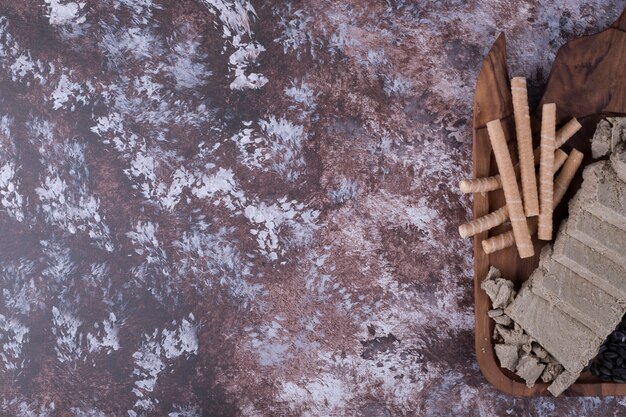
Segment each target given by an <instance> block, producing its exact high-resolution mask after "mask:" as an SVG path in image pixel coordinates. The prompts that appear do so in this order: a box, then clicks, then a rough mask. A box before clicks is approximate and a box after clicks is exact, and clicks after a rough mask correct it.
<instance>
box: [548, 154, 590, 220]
mask: <svg viewBox="0 0 626 417" xmlns="http://www.w3.org/2000/svg"><path fill="white" fill-rule="evenodd" d="M583 156H584V155H583V153H582V152H580V151H578V150H577V149H572V152H570V154H569V157H568V158H567V161H565V165H563V169H562V170H561V173H560V174H559V175H558V176H557V177H556V179H555V180H554V205H553V206H552V207H553V208H556V206H558V205H559V203H560V202H561V200H562V199H563V196H564V195H565V192H566V191H567V189H568V188H569V185H570V184H571V182H572V179H573V178H574V175H575V174H576V171H578V168H580V164H581V163H582V162H583Z"/></svg>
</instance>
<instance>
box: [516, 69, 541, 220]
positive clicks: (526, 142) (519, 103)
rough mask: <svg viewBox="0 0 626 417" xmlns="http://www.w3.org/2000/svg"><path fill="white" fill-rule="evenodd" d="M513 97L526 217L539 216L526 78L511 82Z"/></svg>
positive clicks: (518, 78)
mask: <svg viewBox="0 0 626 417" xmlns="http://www.w3.org/2000/svg"><path fill="white" fill-rule="evenodd" d="M511 96H512V97H513V115H514V117H515V135H516V136H517V155H518V158H519V167H520V176H521V179H522V181H521V182H522V195H523V200H524V211H525V213H526V216H528V217H530V216H537V215H539V198H538V196H537V177H535V158H534V156H533V137H532V131H531V129H530V114H529V111H528V90H527V89H526V78H524V77H515V78H513V79H512V80H511Z"/></svg>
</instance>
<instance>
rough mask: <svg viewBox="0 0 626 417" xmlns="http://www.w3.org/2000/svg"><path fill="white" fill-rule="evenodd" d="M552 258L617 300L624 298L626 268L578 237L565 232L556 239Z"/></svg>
mask: <svg viewBox="0 0 626 417" xmlns="http://www.w3.org/2000/svg"><path fill="white" fill-rule="evenodd" d="M553 258H554V260H555V261H557V262H559V263H560V264H562V265H564V266H566V267H568V268H569V269H571V270H572V271H574V272H576V273H577V274H578V275H580V276H582V277H584V278H585V279H587V280H588V281H590V282H591V283H593V284H594V285H596V286H598V287H600V288H602V289H603V290H604V291H606V292H608V293H610V294H613V295H614V296H615V297H616V298H617V299H618V300H626V279H625V278H626V270H624V269H623V268H621V267H620V266H619V265H617V264H616V263H615V262H613V261H611V260H610V259H608V258H607V257H606V256H604V255H602V253H600V252H598V251H596V250H594V249H592V248H590V247H589V246H587V245H585V244H584V243H583V242H581V241H579V240H578V239H575V238H574V237H571V236H569V235H567V234H564V235H563V238H559V239H557V240H556V242H555V243H554V255H553Z"/></svg>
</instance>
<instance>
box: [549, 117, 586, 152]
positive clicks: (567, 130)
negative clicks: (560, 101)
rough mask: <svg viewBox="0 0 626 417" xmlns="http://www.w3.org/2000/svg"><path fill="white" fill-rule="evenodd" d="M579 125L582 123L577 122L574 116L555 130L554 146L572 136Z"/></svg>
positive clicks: (559, 145)
mask: <svg viewBox="0 0 626 417" xmlns="http://www.w3.org/2000/svg"><path fill="white" fill-rule="evenodd" d="M581 127H582V125H581V124H580V123H579V122H578V120H576V118H575V117H572V118H571V119H570V121H569V122H567V123H565V124H564V125H563V127H561V128H560V129H559V130H557V132H556V138H555V145H554V146H555V147H556V148H560V147H561V146H563V144H564V143H565V142H567V141H568V140H569V139H570V138H571V137H572V136H574V135H575V134H576V132H578V131H579V130H580V128H581Z"/></svg>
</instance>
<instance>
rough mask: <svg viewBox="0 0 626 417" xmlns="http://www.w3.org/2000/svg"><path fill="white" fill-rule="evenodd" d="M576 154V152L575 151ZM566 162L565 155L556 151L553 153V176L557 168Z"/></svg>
mask: <svg viewBox="0 0 626 417" xmlns="http://www.w3.org/2000/svg"><path fill="white" fill-rule="evenodd" d="M576 152H578V151H576ZM566 160H567V153H566V152H564V151H562V150H560V149H557V150H556V151H554V169H553V170H552V173H553V174H556V173H557V171H558V170H559V168H561V167H562V166H563V164H564V163H565V161H566Z"/></svg>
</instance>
